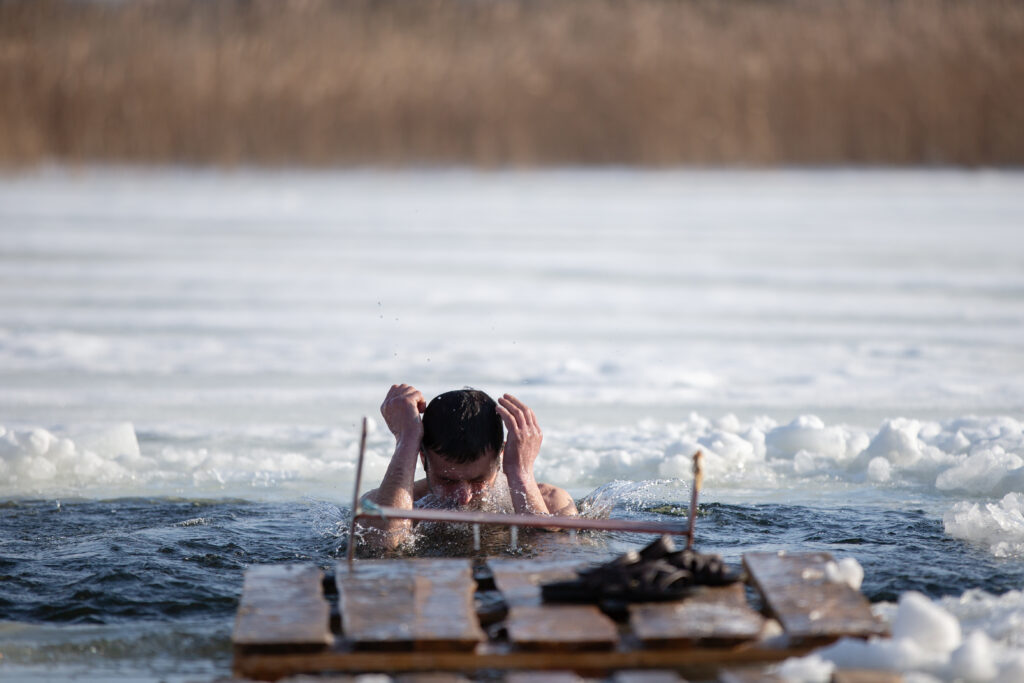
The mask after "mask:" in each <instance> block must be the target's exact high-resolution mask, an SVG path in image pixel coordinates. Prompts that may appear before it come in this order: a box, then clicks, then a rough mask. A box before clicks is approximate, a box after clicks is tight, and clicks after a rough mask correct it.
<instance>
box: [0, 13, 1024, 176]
mask: <svg viewBox="0 0 1024 683" xmlns="http://www.w3.org/2000/svg"><path fill="white" fill-rule="evenodd" d="M1022 84H1024V3H1022V2H1019V1H1018V0H731V1H726V0H586V1H583V0H507V1H505V2H484V1H481V0H418V1H415V2H411V1H408V0H352V1H349V2H331V1H329V0H294V1H292V2H284V1H283V0H248V1H246V0H216V1H214V0H161V1H147V0H136V1H132V2H121V3H88V2H61V1H58V0H14V1H11V0H6V1H5V0H0V163H4V164H8V165H19V164H30V163H35V162H38V161H40V160H45V159H54V158H56V159H58V160H65V161H97V160H98V161H115V162H154V161H156V162H187V163H221V164H233V163H266V164H279V163H285V164H291V163H312V164H359V163H371V164H381V163H382V164H391V163H449V162H457V163H470V164H480V165H500V164H512V165H524V164H564V163H570V164H575V163H625V164H655V165H664V164H676V163H712V164H733V163H747V164H776V163H787V164H822V163H869V164H919V163H926V164H930V163H940V164H967V165H977V164H986V165H987V164H994V165H1004V164H1020V163H1021V162H1024V86H1022Z"/></svg>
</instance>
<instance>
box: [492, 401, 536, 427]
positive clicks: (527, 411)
mask: <svg viewBox="0 0 1024 683" xmlns="http://www.w3.org/2000/svg"><path fill="white" fill-rule="evenodd" d="M502 400H504V401H505V403H506V404H508V405H509V406H514V409H515V410H516V411H518V414H520V415H522V422H521V424H522V426H524V427H536V428H537V429H540V424H539V423H538V422H537V416H536V415H535V414H534V412H533V410H532V409H531V408H530V406H528V405H526V404H525V403H523V402H522V401H520V400H519V399H518V398H516V397H515V396H513V395H512V394H505V395H504V396H502V397H501V398H500V399H498V401H499V402H501V401H502Z"/></svg>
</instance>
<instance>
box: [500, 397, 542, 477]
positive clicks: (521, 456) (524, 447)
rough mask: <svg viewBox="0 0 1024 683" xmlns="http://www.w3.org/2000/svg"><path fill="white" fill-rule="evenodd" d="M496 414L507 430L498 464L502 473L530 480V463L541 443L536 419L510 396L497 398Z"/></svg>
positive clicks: (525, 407)
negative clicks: (502, 455) (503, 471)
mask: <svg viewBox="0 0 1024 683" xmlns="http://www.w3.org/2000/svg"><path fill="white" fill-rule="evenodd" d="M498 415H500V416H501V420H502V422H504V423H505V428H506V429H507V430H508V439H507V440H506V442H505V456H504V462H503V464H502V468H503V469H504V470H505V474H506V475H507V476H509V477H529V478H530V479H532V478H533V463H534V461H535V460H536V459H537V455H538V454H539V453H540V444H541V441H543V440H544V433H543V432H541V430H540V425H539V424H537V416H536V415H534V414H533V411H532V410H530V407H529V406H528V405H526V404H525V403H523V402H522V401H520V400H519V399H518V398H516V397H515V396H513V395H512V394H505V395H504V396H502V397H501V398H499V399H498Z"/></svg>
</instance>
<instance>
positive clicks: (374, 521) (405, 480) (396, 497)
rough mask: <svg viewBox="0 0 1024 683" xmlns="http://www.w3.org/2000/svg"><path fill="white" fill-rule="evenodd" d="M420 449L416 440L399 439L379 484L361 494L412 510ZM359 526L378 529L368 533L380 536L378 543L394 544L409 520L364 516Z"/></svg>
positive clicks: (406, 530) (377, 502) (378, 503)
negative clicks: (380, 540)
mask: <svg viewBox="0 0 1024 683" xmlns="http://www.w3.org/2000/svg"><path fill="white" fill-rule="evenodd" d="M419 448H420V444H419V440H416V441H415V442H413V441H412V440H410V441H408V442H407V441H400V442H399V443H398V444H397V445H396V446H395V454H394V455H393V456H392V457H391V462H390V463H389V464H388V469H387V472H386V473H385V474H384V479H383V481H381V483H380V487H378V488H376V489H374V490H373V491H370V492H369V493H367V494H366V495H365V496H363V500H368V501H370V502H373V503H376V504H377V505H385V506H388V507H396V508H401V509H403V510H411V509H412V505H413V500H414V494H413V488H414V486H415V481H416V457H417V455H419ZM359 525H360V526H362V527H365V528H368V529H374V530H376V531H378V532H380V533H378V534H371V536H374V537H377V538H378V539H380V537H382V536H383V537H384V538H383V539H382V540H384V542H382V543H378V545H384V546H388V547H394V546H395V545H397V544H398V543H399V542H400V541H401V538H402V537H403V536H404V535H405V533H407V532H408V531H409V530H410V529H411V528H412V522H410V521H409V520H407V519H380V518H364V519H360V520H359Z"/></svg>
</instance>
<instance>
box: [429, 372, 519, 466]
mask: <svg viewBox="0 0 1024 683" xmlns="http://www.w3.org/2000/svg"><path fill="white" fill-rule="evenodd" d="M497 407H498V404H497V403H495V402H494V399H492V398H491V397H490V396H488V395H487V394H485V393H484V392H482V391H479V390H477V389H468V388H467V389H456V390H455V391H447V392H445V393H443V394H439V395H437V396H435V397H434V399H433V400H432V401H431V402H430V403H429V404H428V405H427V410H426V412H424V413H423V450H424V451H433V452H434V453H437V454H438V455H440V456H441V457H442V458H444V459H445V460H447V461H449V462H451V463H454V464H457V465H462V464H465V463H468V462H475V461H477V460H479V459H480V458H482V457H484V454H485V453H487V451H491V453H492V456H493V457H497V455H498V453H500V452H501V443H502V439H503V437H504V432H503V431H502V425H501V416H500V415H498V411H497Z"/></svg>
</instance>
